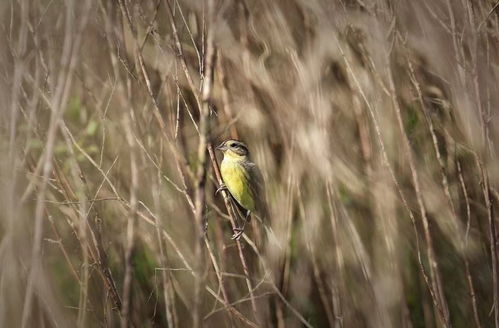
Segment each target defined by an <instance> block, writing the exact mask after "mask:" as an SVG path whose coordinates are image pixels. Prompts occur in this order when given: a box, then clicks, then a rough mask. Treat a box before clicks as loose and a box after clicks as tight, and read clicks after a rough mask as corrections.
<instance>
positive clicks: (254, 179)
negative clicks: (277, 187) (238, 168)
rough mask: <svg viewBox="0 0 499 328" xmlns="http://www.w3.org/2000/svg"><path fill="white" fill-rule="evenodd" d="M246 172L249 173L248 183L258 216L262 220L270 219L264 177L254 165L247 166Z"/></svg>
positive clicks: (248, 164)
mask: <svg viewBox="0 0 499 328" xmlns="http://www.w3.org/2000/svg"><path fill="white" fill-rule="evenodd" d="M245 171H246V172H248V175H249V176H248V181H249V186H250V190H251V194H252V195H253V199H254V201H255V207H256V211H257V214H258V215H259V216H260V218H261V219H264V218H266V217H268V215H267V214H268V210H267V203H266V197H265V185H264V181H263V176H262V173H261V172H260V170H259V169H258V167H257V166H256V165H255V164H254V163H251V162H250V163H247V164H246V170H245Z"/></svg>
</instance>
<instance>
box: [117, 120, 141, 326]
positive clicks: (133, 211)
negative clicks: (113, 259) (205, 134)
mask: <svg viewBox="0 0 499 328" xmlns="http://www.w3.org/2000/svg"><path fill="white" fill-rule="evenodd" d="M131 120H132V115H130V116H125V129H126V131H125V132H126V139H127V142H128V146H129V147H130V171H131V175H132V177H131V178H132V181H131V186H130V210H129V213H128V220H127V231H126V250H125V278H124V281H123V308H122V316H121V328H126V327H128V324H129V322H130V307H131V306H130V304H131V288H132V274H133V268H132V255H133V248H134V242H135V221H136V217H137V187H138V172H137V159H136V152H135V148H136V147H135V140H134V138H133V131H132V122H131Z"/></svg>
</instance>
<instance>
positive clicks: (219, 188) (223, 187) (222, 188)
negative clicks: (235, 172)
mask: <svg viewBox="0 0 499 328" xmlns="http://www.w3.org/2000/svg"><path fill="white" fill-rule="evenodd" d="M222 190H227V186H226V185H225V184H224V183H222V184H221V185H220V186H219V187H218V189H217V190H216V191H215V196H216V195H217V194H218V193H219V192H221V191H222Z"/></svg>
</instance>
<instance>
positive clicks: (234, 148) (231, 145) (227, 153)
mask: <svg viewBox="0 0 499 328" xmlns="http://www.w3.org/2000/svg"><path fill="white" fill-rule="evenodd" d="M217 149H218V150H220V151H221V152H222V153H223V154H224V157H229V158H234V159H244V158H246V157H247V156H248V155H249V150H248V146H246V144H244V142H241V141H239V140H234V139H229V140H226V141H224V142H222V143H221V144H220V145H219V146H218V147H217Z"/></svg>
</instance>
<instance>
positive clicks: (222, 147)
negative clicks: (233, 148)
mask: <svg viewBox="0 0 499 328" xmlns="http://www.w3.org/2000/svg"><path fill="white" fill-rule="evenodd" d="M217 149H218V150H220V151H224V150H226V149H227V146H226V145H225V142H222V143H221V144H220V145H218V147H217Z"/></svg>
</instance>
